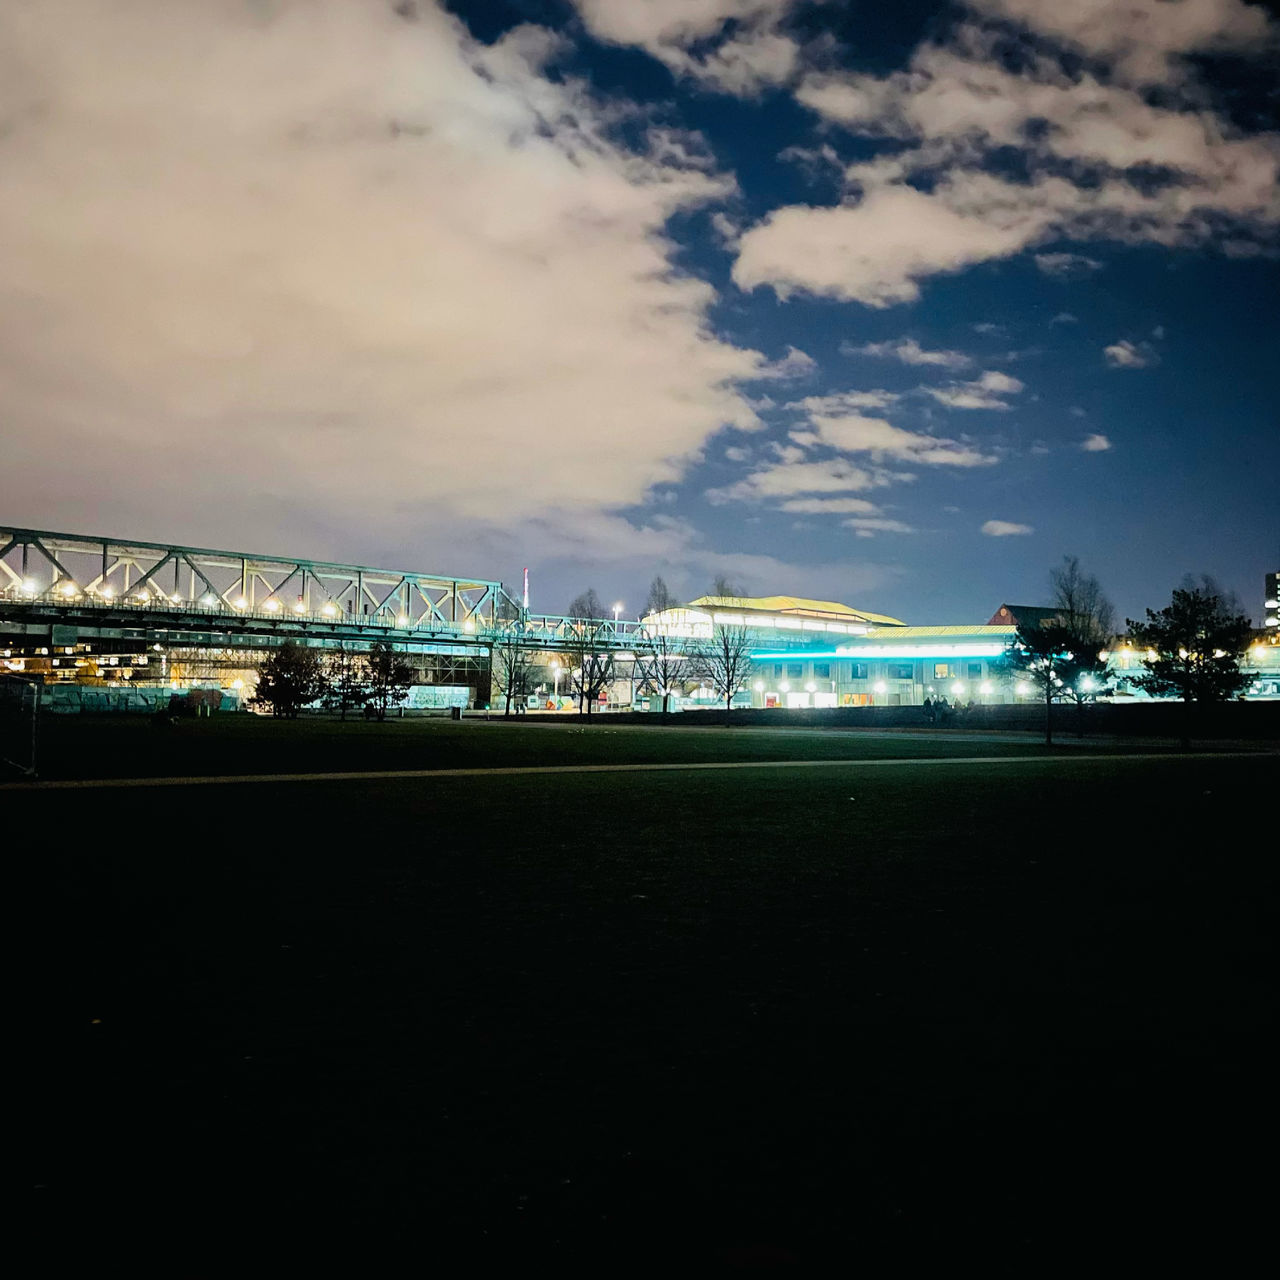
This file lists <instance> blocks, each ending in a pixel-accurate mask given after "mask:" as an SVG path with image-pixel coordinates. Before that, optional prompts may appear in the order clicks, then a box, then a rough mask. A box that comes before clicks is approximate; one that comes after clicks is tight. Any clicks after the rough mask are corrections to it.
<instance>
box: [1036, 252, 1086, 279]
mask: <svg viewBox="0 0 1280 1280" xmlns="http://www.w3.org/2000/svg"><path fill="white" fill-rule="evenodd" d="M1035 264H1036V266H1037V267H1039V268H1040V270H1041V271H1042V272H1043V273H1044V274H1045V275H1047V276H1053V277H1054V279H1056V280H1069V279H1072V278H1074V277H1077V276H1087V275H1090V274H1091V273H1092V272H1094V271H1101V270H1102V263H1101V262H1099V261H1098V259H1097V258H1088V257H1086V256H1085V255H1084V254H1083V253H1037V254H1036V255H1035Z"/></svg>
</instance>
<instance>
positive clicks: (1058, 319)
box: [1049, 311, 1080, 325]
mask: <svg viewBox="0 0 1280 1280" xmlns="http://www.w3.org/2000/svg"><path fill="white" fill-rule="evenodd" d="M1079 323H1080V320H1079V317H1077V316H1073V315H1072V314H1071V312H1070V311H1059V312H1058V314H1057V315H1056V316H1054V317H1053V319H1052V320H1050V321H1049V324H1050V325H1055V324H1079Z"/></svg>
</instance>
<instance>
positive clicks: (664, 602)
mask: <svg viewBox="0 0 1280 1280" xmlns="http://www.w3.org/2000/svg"><path fill="white" fill-rule="evenodd" d="M679 607H680V602H679V601H678V600H677V599H676V598H675V596H673V595H672V594H671V590H670V588H669V587H668V586H667V584H666V583H665V582H664V581H663V580H662V578H661V577H655V578H654V580H653V581H652V582H651V583H650V584H649V596H648V599H646V600H645V602H644V614H643V616H644V617H646V618H647V617H648V616H649V615H650V614H651V613H666V612H667V610H669V609H678V608H679Z"/></svg>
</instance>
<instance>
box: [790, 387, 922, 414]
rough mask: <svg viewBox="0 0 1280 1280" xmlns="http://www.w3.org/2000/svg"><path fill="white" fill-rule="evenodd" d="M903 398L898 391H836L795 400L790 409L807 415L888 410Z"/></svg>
mask: <svg viewBox="0 0 1280 1280" xmlns="http://www.w3.org/2000/svg"><path fill="white" fill-rule="evenodd" d="M900 399H901V396H899V395H898V393H897V392H896V391H884V390H882V389H876V390H874V391H834V392H832V393H831V394H830V395H825V396H805V398H804V399H803V400H793V401H791V403H790V404H788V405H787V408H788V409H803V410H804V411H805V412H806V413H850V412H854V411H856V410H859V409H887V408H888V407H889V406H890V405H892V404H896V403H897V401H898V400H900Z"/></svg>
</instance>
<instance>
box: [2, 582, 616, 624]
mask: <svg viewBox="0 0 1280 1280" xmlns="http://www.w3.org/2000/svg"><path fill="white" fill-rule="evenodd" d="M37 590H38V588H37V586H36V584H35V583H34V582H32V581H31V579H30V578H28V579H27V580H26V581H25V582H24V583H23V584H22V591H23V594H24V595H29V596H33V595H35V594H36V592H37ZM54 593H55V594H56V595H60V596H63V597H65V598H66V599H68V600H71V599H74V598H75V597H76V596H77V595H79V594H80V591H79V589H78V588H77V587H76V585H75V583H74V582H64V583H63V584H62V585H61V586H55V587H54ZM85 594H86V595H96V596H98V597H99V598H100V599H102V600H114V599H115V594H116V593H115V590H114V589H113V588H111V587H103V588H102V589H101V590H98V591H95V590H94V589H93V588H92V587H89V588H87V589H86V591H85ZM126 598H128V599H133V600H135V601H137V603H138V604H147V603H148V602H149V601H150V599H151V596H150V593H148V592H146V591H139V592H137V593H135V594H134V595H133V596H131V597H126ZM156 599H157V601H163V602H165V603H168V604H186V600H184V599H183V597H182V596H181V595H180V594H178V593H175V594H174V595H172V596H166V595H165V594H164V592H163V591H157V592H156ZM198 603H200V604H203V605H207V606H210V607H212V606H213V605H216V604H220V603H222V602H221V601H220V600H219V598H218V597H217V596H215V595H213V594H212V593H209V594H206V595H203V596H201V597H200V598H199V601H198ZM231 607H232V608H233V609H247V608H248V607H249V602H248V601H247V600H246V599H245V598H244V597H243V596H240V597H238V598H237V599H235V600H233V601H232V602H231ZM262 607H263V609H265V610H266V611H267V612H268V613H279V612H280V610H281V608H282V607H283V606H282V605H281V604H280V601H279V600H276V599H270V600H266V601H264V602H263V605H262ZM616 608H617V609H621V608H622V606H621V605H618V606H617V607H616ZM293 612H294V613H299V614H304V613H306V612H307V606H306V605H305V604H303V602H302V601H301V600H299V601H298V603H297V604H295V605H294V606H293ZM320 613H321V616H322V617H325V618H336V617H337V616H338V606H337V605H335V604H334V603H333V602H332V601H328V602H326V603H325V604H324V605H323V606H321V609H320ZM614 616H615V619H616V616H617V613H616V610H615V615H614ZM396 625H397V626H398V627H408V626H409V625H410V618H409V616H408V614H404V613H402V614H400V615H398V617H397V618H396ZM462 625H463V629H464V630H466V631H474V630H475V622H474V621H473V620H472V619H470V618H468V619H467V620H466V621H465V622H464V623H463V624H462Z"/></svg>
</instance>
